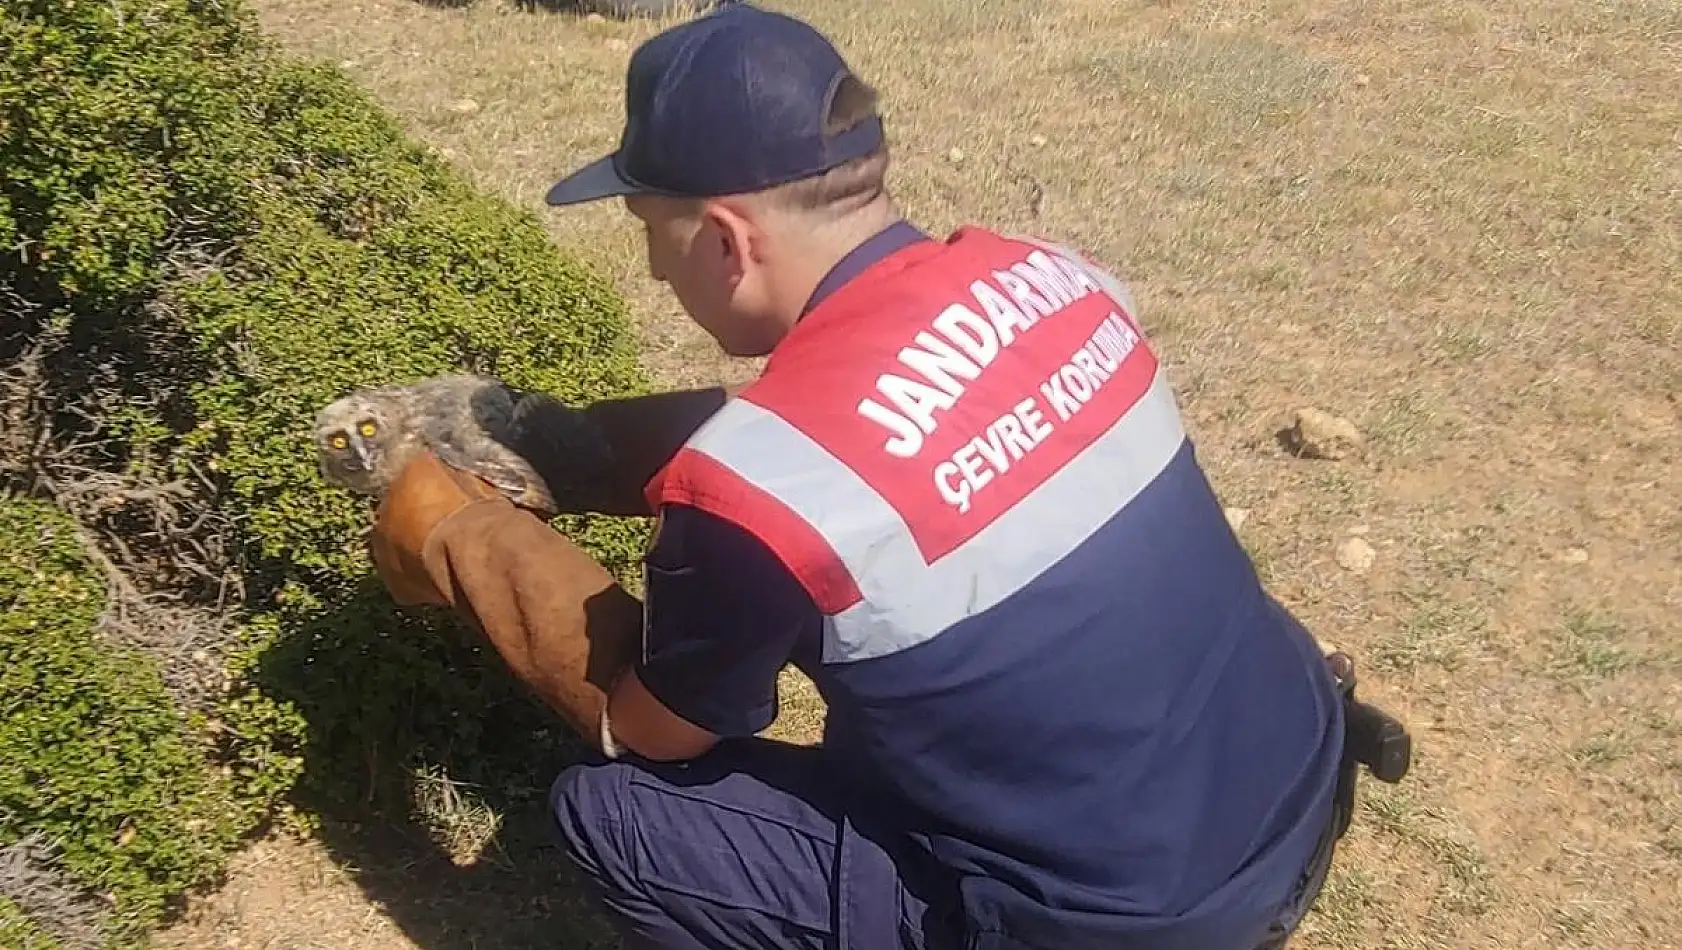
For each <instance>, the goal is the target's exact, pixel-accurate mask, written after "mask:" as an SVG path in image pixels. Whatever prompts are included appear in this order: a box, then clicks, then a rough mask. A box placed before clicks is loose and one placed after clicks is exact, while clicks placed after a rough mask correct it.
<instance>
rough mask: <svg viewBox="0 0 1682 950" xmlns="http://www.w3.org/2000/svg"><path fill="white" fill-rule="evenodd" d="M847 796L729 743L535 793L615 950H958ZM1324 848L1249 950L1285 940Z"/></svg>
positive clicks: (939, 895)
mask: <svg viewBox="0 0 1682 950" xmlns="http://www.w3.org/2000/svg"><path fill="white" fill-rule="evenodd" d="M1343 778H1344V780H1346V781H1353V780H1354V775H1353V772H1352V771H1350V770H1348V769H1346V771H1345V775H1344V776H1343ZM846 788H847V782H846V780H845V778H844V777H843V776H837V775H835V774H834V773H833V772H832V771H831V770H830V767H829V764H828V762H827V761H826V760H825V759H824V758H823V754H822V753H821V752H820V751H819V750H818V749H815V748H806V747H800V746H790V745H785V744H782V743H777V742H771V741H768V740H763V739H732V740H726V741H724V742H722V743H720V744H719V745H718V746H717V747H716V748H715V749H714V750H713V751H712V752H710V753H708V754H707V755H705V756H703V757H701V758H700V759H698V760H696V761H694V762H691V763H686V764H683V765H662V764H658V763H648V762H637V763H634V764H633V763H631V762H623V761H621V762H608V761H606V760H602V761H599V762H593V763H586V764H583V765H576V766H573V767H572V768H570V769H567V770H566V771H565V772H562V773H561V776H560V778H559V779H557V780H556V782H555V785H554V789H553V791H552V792H551V795H550V799H551V805H552V806H553V807H552V811H553V814H554V816H555V821H556V825H557V827H558V829H559V831H560V835H561V838H562V840H563V841H564V843H565V845H566V850H567V854H568V856H569V857H570V858H571V859H572V861H573V863H574V864H576V865H577V867H578V868H579V870H581V871H582V872H583V874H584V876H585V878H587V879H588V881H589V882H590V884H591V885H592V886H593V887H594V888H595V890H596V893H597V896H598V897H599V898H600V899H601V901H602V902H603V903H604V904H605V905H606V907H607V910H608V912H609V914H610V916H611V917H612V918H613V921H614V923H615V925H616V926H617V928H618V929H619V932H620V934H621V936H622V938H623V940H624V943H625V947H626V950H650V948H660V950H750V948H751V950H807V948H813V950H820V948H821V950H894V948H901V950H957V948H959V947H961V946H962V943H963V939H962V937H961V936H960V935H961V932H962V917H961V911H960V910H959V908H958V903H957V892H956V889H955V886H954V885H953V883H952V882H951V881H950V880H949V879H948V878H946V877H945V876H944V875H943V874H942V873H941V872H940V871H939V870H938V869H936V868H933V867H931V866H930V865H929V864H928V863H926V862H927V858H925V857H922V856H921V855H919V854H916V853H914V852H912V851H910V849H908V848H907V847H906V845H905V842H904V839H903V838H902V837H899V836H897V835H896V833H895V832H894V831H893V829H892V827H891V826H890V825H888V824H886V823H884V822H882V821H880V820H879V818H878V817H876V816H872V815H871V814H869V813H868V812H867V811H864V810H861V809H860V808H859V807H858V805H857V803H856V802H851V801H849V799H848V796H847V793H846ZM1335 843H1336V842H1335V835H1334V834H1333V832H1332V829H1330V828H1328V829H1327V833H1326V835H1325V837H1324V838H1323V840H1322V842H1321V846H1320V849H1319V853H1317V854H1316V855H1315V856H1314V858H1313V860H1312V861H1311V862H1310V864H1309V867H1307V868H1306V869H1304V872H1303V875H1302V878H1301V879H1300V880H1299V881H1298V882H1297V885H1296V889H1295V891H1296V892H1295V894H1294V895H1293V898H1292V900H1291V901H1290V902H1289V903H1288V904H1287V906H1286V907H1283V908H1281V909H1280V916H1279V919H1278V920H1276V921H1275V922H1274V923H1273V925H1272V926H1271V928H1270V929H1269V932H1268V934H1267V935H1266V937H1265V939H1263V940H1262V941H1261V942H1260V943H1259V944H1258V945H1257V950H1283V948H1284V947H1285V946H1286V944H1287V943H1288V941H1289V939H1290V937H1291V935H1292V933H1293V932H1294V931H1295V930H1296V927H1297V925H1298V924H1299V923H1300V922H1301V920H1302V917H1303V916H1304V915H1305V914H1306V913H1307V911H1308V909H1309V907H1310V906H1312V904H1313V903H1314V900H1315V898H1316V896H1317V895H1318V894H1319V891H1320V888H1321V886H1322V885H1323V884H1324V882H1325V876H1326V871H1327V869H1328V867H1329V866H1330V863H1331V860H1332V853H1333V850H1334V847H1335Z"/></svg>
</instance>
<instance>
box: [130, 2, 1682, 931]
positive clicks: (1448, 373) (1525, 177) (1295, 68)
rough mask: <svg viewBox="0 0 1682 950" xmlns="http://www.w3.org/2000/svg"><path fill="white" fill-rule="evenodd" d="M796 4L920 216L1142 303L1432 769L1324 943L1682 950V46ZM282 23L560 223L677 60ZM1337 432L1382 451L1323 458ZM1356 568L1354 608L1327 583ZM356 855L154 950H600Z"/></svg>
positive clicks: (574, 221) (1294, 599) (1208, 428)
mask: <svg viewBox="0 0 1682 950" xmlns="http://www.w3.org/2000/svg"><path fill="white" fill-rule="evenodd" d="M771 5H773V6H775V7H777V8H781V9H788V10H791V11H795V12H798V13H800V14H802V15H804V16H807V17H809V18H810V19H812V20H813V21H814V22H816V23H817V24H819V25H820V26H821V27H822V28H824V29H825V30H827V31H829V32H830V33H831V34H832V35H833V36H835V37H836V38H837V39H838V40H839V41H840V42H841V43H842V44H843V45H844V48H845V49H846V50H847V51H848V53H849V56H850V58H852V60H853V61H854V63H855V65H856V66H857V67H859V68H860V69H861V70H862V71H863V72H864V73H865V74H866V75H867V76H869V77H871V78H873V79H874V80H875V81H876V82H877V83H878V84H879V85H880V86H881V87H882V90H883V92H884V94H885V96H886V100H887V102H888V104H889V119H890V124H891V129H892V133H893V135H894V138H895V148H896V155H897V159H896V162H897V165H896V171H895V174H894V177H895V183H896V188H897V191H898V192H899V194H900V196H901V200H902V204H903V206H904V207H905V209H906V210H907V212H908V213H909V214H910V215H911V216H912V217H913V218H914V219H915V220H917V221H919V222H920V223H922V224H924V225H925V226H927V227H930V228H933V229H935V230H944V229H947V228H950V227H952V226H954V225H956V224H958V223H960V222H963V221H966V220H969V221H977V222H982V223H986V224H990V225H993V226H997V227H1003V228H1020V229H1031V230H1034V231H1038V232H1040V233H1043V234H1046V235H1048V236H1051V237H1054V238H1059V239H1063V240H1067V241H1071V242H1074V243H1077V244H1080V245H1083V246H1084V247H1086V248H1087V249H1089V250H1090V251H1092V252H1093V253H1095V254H1096V255H1097V256H1098V257H1099V258H1100V259H1102V260H1104V261H1106V262H1108V263H1109V264H1111V265H1112V266H1113V267H1114V268H1115V269H1116V270H1118V271H1119V272H1120V273H1121V274H1122V275H1123V276H1124V277H1126V278H1127V279H1128V280H1129V281H1130V282H1131V283H1132V284H1133V286H1134V288H1135V291H1136V293H1137V295H1138V297H1139V301H1140V303H1141V305H1142V308H1143V311H1144V319H1145V321H1146V324H1147V328H1148V329H1149V330H1151V332H1152V333H1153V335H1154V337H1155V339H1156V341H1157V343H1158V344H1159V346H1160V348H1161V349H1162V350H1163V351H1164V352H1165V354H1166V356H1167V358H1168V359H1169V360H1170V361H1171V362H1172V364H1173V368H1174V372H1175V374H1176V377H1177V382H1178V385H1179V389H1180V392H1181V393H1182V398H1183V404H1184V407H1185V410H1186V413H1187V418H1188V422H1189V425H1190V426H1191V428H1192V431H1193V434H1194V436H1195V437H1196V438H1197V440H1198V443H1199V446H1200V450H1201V453H1202V457H1203V459H1204V460H1205V462H1206V464H1207V465H1208V467H1209V468H1210V470H1211V472H1212V474H1213V476H1214V478H1215V480H1216V483H1217V485H1218V487H1219V488H1220V490H1221V492H1222V493H1223V495H1224V496H1225V498H1226V500H1227V502H1228V504H1230V505H1232V506H1234V507H1238V508H1244V509H1247V510H1249V512H1250V515H1249V517H1248V519H1247V521H1246V522H1245V523H1244V526H1243V529H1242V532H1241V533H1242V535H1243V536H1244V537H1245V539H1246V541H1247V542H1248V543H1249V544H1250V545H1251V547H1252V549H1253V550H1254V552H1255V555H1256V558H1257V561H1258V563H1260V564H1261V566H1262V567H1263V569H1264V570H1265V572H1266V574H1267V576H1268V578H1269V580H1270V582H1271V584H1272V585H1273V587H1274V589H1275V590H1276V591H1277V592H1278V593H1279V594H1280V595H1281V597H1282V598H1283V599H1284V600H1285V601H1286V602H1287V603H1289V604H1290V605H1291V606H1292V607H1293V608H1294V609H1295V610H1297V611H1299V612H1300V614H1301V615H1302V616H1303V617H1304V618H1305V619H1306V620H1307V621H1309V622H1310V623H1311V624H1312V625H1313V626H1314V627H1315V629H1316V630H1317V631H1318V632H1319V633H1320V634H1321V635H1322V636H1324V637H1326V638H1327V639H1330V640H1333V641H1336V642H1337V643H1339V644H1341V645H1344V646H1346V647H1348V648H1350V649H1351V650H1352V651H1353V652H1354V653H1355V654H1356V655H1357V656H1358V657H1360V658H1361V659H1362V662H1363V665H1364V668H1365V670H1366V674H1367V675H1366V677H1365V680H1364V682H1365V683H1366V684H1367V685H1366V686H1365V687H1364V689H1365V691H1366V692H1367V694H1368V695H1369V696H1370V697H1373V698H1376V699H1378V700H1379V701H1381V702H1383V703H1384V704H1386V705H1387V706H1388V707H1390V708H1391V709H1392V710H1394V711H1395V712H1397V713H1399V714H1401V715H1403V716H1405V717H1406V718H1407V719H1408V721H1409V722H1410V724H1411V725H1412V727H1413V729H1414V730H1415V734H1416V743H1417V746H1416V748H1417V755H1416V766H1415V772H1414V775H1413V776H1412V777H1411V778H1410V779H1409V781H1408V782H1407V783H1406V784H1405V785H1404V786H1402V787H1401V788H1397V789H1391V788H1387V787H1382V786H1378V785H1377V784H1376V783H1368V784H1367V785H1366V786H1365V788H1366V792H1365V794H1366V806H1365V807H1364V808H1363V810H1362V813H1361V814H1360V815H1359V816H1358V819H1357V825H1356V827H1355V828H1354V830H1353V831H1352V832H1351V835H1350V838H1349V839H1348V843H1347V847H1346V849H1345V851H1344V852H1343V857H1342V858H1341V860H1340V865H1339V868H1338V870H1337V872H1336V875H1335V877H1334V878H1333V880H1332V882H1331V884H1330V886H1329V888H1328V890H1327V892H1326V893H1325V895H1324V897H1323V898H1322V900H1321V902H1320V905H1319V908H1318V910H1317V911H1316V913H1315V915H1314V916H1313V918H1311V920H1310V921H1309V923H1308V925H1307V927H1306V930H1305V932H1304V934H1303V936H1302V938H1301V939H1300V941H1299V945H1300V946H1302V947H1304V948H1373V947H1377V948H1394V950H1414V948H1420V950H1425V948H1430V950H1439V948H1440V950H1470V948H1495V947H1500V948H1542V947H1547V948H1556V947H1557V948H1564V947H1595V948H1608V950H1610V948H1622V947H1632V948H1633V947H1644V948H1665V947H1677V946H1679V945H1682V909H1679V907H1678V904H1677V901H1676V895H1677V894H1679V893H1682V686H1679V683H1682V679H1679V677H1678V675H1677V674H1678V671H1679V669H1682V637H1679V635H1678V633H1677V618H1678V617H1682V557H1679V551H1682V515H1679V513H1678V512H1679V506H1678V503H1677V499H1678V498H1682V465H1679V464H1678V456H1679V454H1682V452H1679V447H1682V404H1679V398H1682V397H1679V393H1682V356H1679V349H1678V348H1679V345H1682V131H1679V130H1682V97H1679V96H1678V95H1677V90H1678V89H1679V88H1682V5H1678V4H1677V3H1676V2H1675V0H1597V2H1595V3H1582V2H1578V0H1476V2H1472V0H1255V2H1250V3H1242V4H1241V3H1234V2H1230V0H1159V2H1151V0H1033V2H1028V0H901V2H898V3H893V4H884V3H875V2H873V3H862V2H837V0H829V2H818V0H800V2H787V3H773V4H771ZM259 8H260V9H261V11H262V13H263V16H264V19H265V22H266V25H267V27H268V29H269V30H270V31H271V32H272V34H273V35H274V36H276V37H277V38H278V39H280V40H281V41H283V42H284V43H285V44H286V45H288V46H290V47H292V48H294V49H296V50H298V51H299V52H301V53H304V54H307V55H311V56H317V57H321V58H324V59H327V60H328V61H331V62H336V63H339V64H341V65H342V67H343V68H344V69H345V70H346V71H347V72H349V73H350V74H351V75H353V76H354V77H356V78H357V79H358V80H359V81H360V82H362V83H363V84H364V86H365V87H366V88H368V89H369V90H371V91H372V92H373V94H374V95H375V96H376V97H377V98H379V99H380V100H381V101H382V102H384V103H385V104H386V105H388V106H389V107H390V108H391V109H392V110H393V111H394V113H395V114H397V115H399V116H400V117H402V118H403V120H404V121H405V122H406V123H407V124H408V126H409V128H411V129H412V130H413V132H414V134H415V135H416V136H417V137H418V138H420V139H421V140H423V141H425V142H428V143H430V144H431V145H432V146H434V147H436V148H438V149H439V150H441V151H443V152H444V153H445V154H446V155H447V156H448V157H449V158H451V159H452V160H453V161H455V162H456V163H457V164H458V165H459V167H461V168H462V169H464V170H465V171H466V172H467V173H468V174H469V175H470V176H471V177H472V178H473V179H474V180H475V181H476V182H478V183H479V184H480V185H481V186H483V187H485V188H487V189H489V190H491V191H494V192H496V193H498V194H501V195H503V196H505V197H507V198H509V199H510V200H513V201H516V202H519V203H521V204H523V205H526V206H529V207H532V208H534V209H538V208H540V206H541V194H542V189H543V188H544V187H545V186H546V185H547V184H548V183H549V182H550V181H551V180H552V179H553V178H554V177H555V176H556V175H557V174H558V173H560V172H563V171H564V170H567V169H569V168H570V167H572V166H574V165H576V164H578V163H580V162H581V161H584V160H586V159H588V158H592V157H594V156H596V155H597V154H600V153H602V152H604V151H605V150H607V149H609V148H611V147H612V145H613V143H614V140H615V138H616V135H617V123H618V121H619V119H620V115H621V112H620V110H621V102H622V99H621V96H622V92H621V85H620V83H621V78H622V70H623V68H624V64H625V60H626V57H627V56H628V54H629V51H630V48H631V47H632V46H633V45H634V44H635V43H636V42H637V41H638V40H639V39H640V38H642V37H644V36H646V35H648V33H650V32H651V31H652V30H653V29H654V26H653V25H650V24H646V23H630V24H626V23H616V22H601V21H587V20H585V19H582V18H580V17H578V16H575V15H570V14H562V13H554V12H547V11H544V10H535V11H533V10H525V9H521V8H518V7H516V6H514V5H513V3H512V0H479V2H478V3H477V4H476V5H474V6H471V7H468V8H465V9H440V8H436V7H430V6H426V5H422V4H420V3H416V2H413V0H261V2H260V3H259ZM464 100H472V101H473V103H474V104H475V106H476V108H469V107H468V106H466V105H465V104H463V101H464ZM542 213H543V215H544V220H545V222H546V223H547V224H548V226H549V227H550V228H551V230H552V233H553V234H554V236H555V239H556V241H557V243H558V245H559V246H560V247H562V248H564V249H566V250H568V251H571V252H575V253H578V254H581V255H583V256H584V257H586V258H587V259H588V260H590V261H592V262H593V263H595V264H596V265H597V266H599V267H601V268H603V269H604V271H605V272H606V273H607V274H609V275H610V276H611V278H612V279H613V280H614V281H615V282H616V283H617V284H618V285H619V286H620V287H621V288H622V289H623V290H624V292H625V293H626V294H627V296H628V298H629V299H630V300H631V302H632V304H633V306H634V307H635V309H636V312H637V313H638V314H639V319H640V331H641V333H642V337H643V340H644V343H645V347H644V352H645V356H646V361H647V365H648V366H649V368H650V370H651V371H652V372H653V373H655V374H656V376H657V377H658V378H659V379H660V380H661V381H663V382H665V383H668V384H671V385H689V384H696V383H707V382H713V381H717V380H720V379H726V378H739V377H741V376H742V375H744V374H746V373H750V372H751V371H752V369H753V367H751V366H748V365H745V364H737V363H731V362H729V361H726V360H723V359H721V358H719V357H718V356H717V354H716V352H715V351H714V349H713V347H712V344H711V342H710V341H709V340H708V339H707V338H705V337H704V336H703V335H702V334H700V332H699V331H697V330H695V329H694V328H693V327H692V326H691V325H690V324H689V323H688V322H687V321H686V319H685V318H684V317H683V316H682V314H681V313H680V311H679V310H678V309H677V307H676V305H675V303H674V302H673V301H672V300H671V299H670V297H669V296H667V295H666V294H665V293H664V292H663V291H662V290H661V288H659V287H657V286H655V285H654V284H653V283H652V282H651V281H650V280H649V279H648V277H647V275H646V272H645V270H644V264H643V261H642V257H641V253H640V245H639V243H638V242H639V236H638V233H637V231H636V229H635V228H634V227H633V226H632V224H631V221H630V219H629V218H628V217H627V216H626V215H625V214H624V212H623V211H622V210H620V209H619V208H617V207H615V206H611V205H609V206H602V207H599V208H587V209H578V210H572V211H569V212H565V213H560V212H554V211H550V210H543V211H542ZM1304 405H1311V406H1318V407H1321V408H1323V409H1326V410H1329V411H1331V412H1334V413H1337V414H1339V415H1342V416H1345V417H1347V418H1349V419H1350V420H1352V421H1354V422H1355V423H1356V424H1357V425H1358V426H1359V427H1360V428H1361V429H1362V430H1363V431H1364V432H1365V433H1366V435H1367V437H1368V440H1369V445H1368V451H1367V452H1366V454H1365V455H1364V456H1363V457H1361V458H1357V459H1352V460H1347V461H1338V462H1309V461H1302V460H1295V459H1291V458H1289V457H1287V455H1286V454H1285V453H1284V452H1283V451H1282V450H1281V449H1280V448H1279V446H1278V445H1277V444H1276V441H1275V433H1276V431H1277V430H1278V428H1279V427H1280V425H1281V424H1282V420H1283V418H1284V416H1285V414H1286V413H1288V412H1289V411H1290V410H1291V409H1293V408H1296V407H1298V406H1304ZM1356 534H1359V535H1362V536H1364V538H1365V539H1366V540H1367V541H1369V542H1370V543H1371V545H1372V546H1373V548H1374V549H1375V551H1376V552H1377V558H1376V562H1375V564H1374V565H1373V567H1372V568H1371V569H1370V570H1368V571H1366V572H1364V573H1358V572H1353V571H1348V570H1345V569H1343V568H1341V567H1340V566H1338V564H1337V562H1336V559H1335V557H1334V551H1335V549H1336V548H1337V546H1338V544H1339V543H1340V542H1342V541H1343V540H1345V539H1347V538H1348V537H1350V536H1352V535H1356ZM784 706H785V720H784V722H782V723H779V726H778V727H777V729H778V731H779V732H780V733H781V734H783V735H785V736H790V737H800V736H805V735H810V734H811V732H812V730H813V728H814V727H815V725H816V723H818V722H819V721H821V715H822V711H821V709H820V708H818V706H817V705H816V703H815V701H814V699H813V697H812V694H811V693H810V691H809V690H807V689H805V688H803V684H800V683H798V682H795V681H793V680H791V681H790V690H789V692H788V694H787V695H786V696H785V700H784ZM527 817H528V818H529V817H530V816H527ZM514 824H515V822H514V821H513V819H512V818H511V819H510V827H513V825H514ZM539 839H541V835H536V836H535V837H533V838H531V839H529V840H539ZM359 854H360V855H361V856H362V857H361V858H360V859H359V860H358V862H357V863H355V864H353V865H350V866H347V864H346V862H347V860H349V859H347V858H346V857H345V856H344V855H343V854H339V855H338V856H337V857H334V856H330V855H329V854H328V853H327V852H326V850H325V849H324V848H323V847H322V846H321V845H319V844H317V843H313V842H297V841H288V840H272V841H268V842H265V843H263V844H261V845H260V846H258V847H257V848H256V849H254V850H253V851H252V852H250V853H249V854H248V855H246V856H245V857H244V858H243V859H242V861H241V863H240V865H239V866H238V867H237V868H236V870H235V873H234V875H233V879H232V882H231V883H230V884H229V885H228V887H227V888H225V889H224V890H223V891H221V892H220V893H218V894H215V895H211V896H209V897H208V898H206V899H205V900H203V901H201V902H199V903H198V904H197V905H196V906H195V907H194V908H193V911H192V913H191V914H190V915H189V917H188V918H187V920H186V921H185V922H184V923H183V924H182V925H181V926H179V927H178V928H176V929H175V930H174V931H172V932H170V933H169V934H167V935H165V937H164V938H163V939H162V940H161V941H160V946H163V947H169V948H178V950H203V948H210V947H246V948H267V950H282V948H292V950H305V948H317V947H321V948H326V947H332V948H344V950H386V948H392V950H396V948H404V950H410V948H421V950H466V948H496V950H511V948H515V947H527V946H531V947H536V946H547V947H555V946H564V947H578V948H582V947H587V946H595V945H597V944H596V942H595V941H596V939H597V937H596V936H594V935H596V934H597V932H596V931H593V930H590V929H589V924H588V922H587V921H586V922H585V923H583V924H577V925H576V926H577V927H581V928H583V929H580V930H577V931H576V932H575V930H574V926H575V925H574V924H573V923H571V921H575V920H577V919H578V914H577V909H576V908H577V904H576V901H577V898H576V897H574V896H570V895H572V894H573V891H572V889H570V888H569V887H567V885H566V882H565V881H564V879H562V878H561V877H559V876H558V875H559V872H558V871H557V870H556V864H557V861H556V856H555V855H554V854H553V853H551V852H544V851H543V850H542V849H541V847H538V846H533V847H532V848H528V849H527V850H526V851H525V852H521V853H520V855H519V857H518V858H517V859H516V858H513V857H508V856H506V855H503V856H500V857H497V858H495V859H494V860H493V859H487V860H486V861H485V862H483V866H480V867H475V868H472V869H468V870H467V871H465V872H461V873H457V874H454V875H452V873H450V872H451V870H452V869H451V868H450V867H442V868H441V867H440V864H439V861H440V859H439V858H438V857H437V856H436V855H435V854H428V853H425V850H424V849H418V850H417V849H416V848H415V847H414V846H412V845H409V844H404V845H400V846H394V847H383V846H379V847H375V846H370V847H368V848H366V849H363V850H362V851H361V852H359ZM444 864H445V865H447V862H444ZM454 870H455V871H460V869H454Z"/></svg>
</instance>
